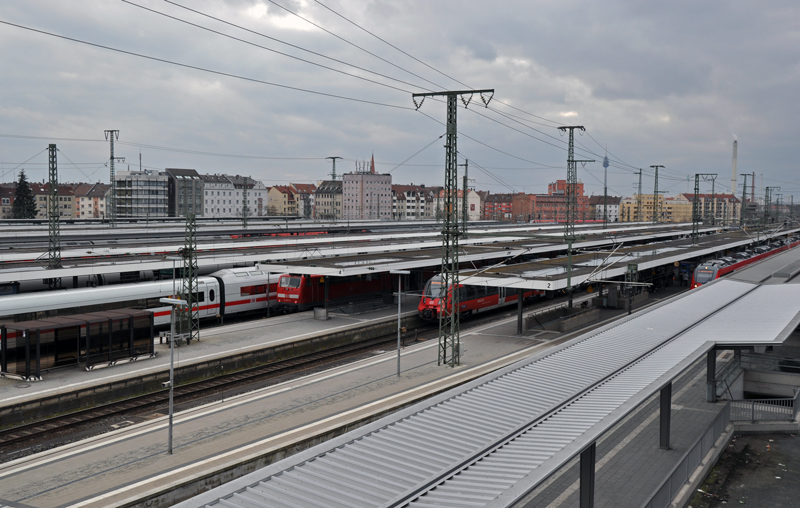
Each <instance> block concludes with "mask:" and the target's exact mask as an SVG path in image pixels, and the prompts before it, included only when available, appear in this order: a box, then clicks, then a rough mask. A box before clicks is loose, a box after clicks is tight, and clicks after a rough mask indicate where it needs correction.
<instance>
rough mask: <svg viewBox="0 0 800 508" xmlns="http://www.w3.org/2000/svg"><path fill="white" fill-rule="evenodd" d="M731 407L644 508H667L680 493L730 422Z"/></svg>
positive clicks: (686, 455) (702, 436)
mask: <svg viewBox="0 0 800 508" xmlns="http://www.w3.org/2000/svg"><path fill="white" fill-rule="evenodd" d="M730 411H731V405H730V404H726V405H725V407H724V408H723V410H722V411H720V413H719V415H717V418H715V419H714V421H713V422H712V423H711V425H709V426H708V428H706V431H705V432H704V433H703V434H702V435H701V436H700V437H699V438H698V439H697V441H695V442H694V444H693V445H692V446H690V447H689V450H688V451H687V452H686V453H685V454H684V455H683V457H682V458H681V460H680V462H678V464H676V465H675V467H674V468H673V469H672V471H671V472H670V474H669V475H668V476H667V477H666V479H665V480H664V482H663V483H662V484H661V485H660V486H659V487H658V488H657V489H656V490H655V492H653V494H652V495H651V496H650V497H649V498H648V499H647V501H646V502H645V503H643V504H642V506H643V507H644V508H666V507H668V506H669V505H670V503H671V502H672V499H673V498H674V497H675V495H677V494H678V491H679V490H680V489H681V488H682V487H683V486H684V485H685V484H686V481H687V480H688V479H689V477H690V476H691V475H692V473H693V472H694V470H695V469H696V468H697V466H699V465H700V463H701V462H702V461H703V458H704V457H705V456H706V454H707V453H708V451H709V450H711V448H712V447H713V446H714V443H716V442H717V439H719V436H721V435H722V433H723V432H724V431H725V428H726V427H727V426H728V424H729V422H730V414H731V413H730Z"/></svg>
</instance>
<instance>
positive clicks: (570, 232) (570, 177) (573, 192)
mask: <svg viewBox="0 0 800 508" xmlns="http://www.w3.org/2000/svg"><path fill="white" fill-rule="evenodd" d="M558 129H559V130H560V131H562V132H569V144H568V145H567V182H566V183H567V188H566V205H567V206H566V208H567V216H566V219H567V222H566V224H565V225H564V241H565V242H566V243H567V292H568V293H569V307H572V244H573V242H575V221H576V219H577V216H578V167H577V163H578V162H594V161H591V160H581V161H579V160H575V129H578V130H579V131H581V132H583V131H585V130H586V129H585V128H584V127H583V126H582V125H569V126H563V127H559V128H558Z"/></svg>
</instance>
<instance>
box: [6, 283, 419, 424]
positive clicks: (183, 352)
mask: <svg viewBox="0 0 800 508" xmlns="http://www.w3.org/2000/svg"><path fill="white" fill-rule="evenodd" d="M418 303H419V296H414V295H404V296H403V303H402V310H403V319H404V320H415V319H416V312H417V311H416V309H417V304H418ZM329 318H330V319H328V320H327V321H321V320H316V319H314V312H313V311H308V312H300V313H295V314H288V315H283V316H273V317H270V318H262V319H254V320H248V321H240V322H237V323H235V324H230V325H224V326H210V327H203V328H201V330H200V341H199V342H193V343H192V344H190V345H188V346H187V345H182V346H179V347H176V348H175V368H176V372H177V374H176V379H177V380H178V384H180V381H181V375H182V374H181V372H184V371H186V370H189V371H193V370H196V369H197V368H198V366H201V365H206V364H214V363H215V362H216V368H217V369H220V367H221V366H222V365H224V359H225V358H231V357H235V358H237V359H238V360H237V361H239V362H243V361H244V360H243V359H245V358H246V357H248V355H255V354H257V353H258V352H259V351H263V350H264V349H265V348H288V347H292V346H293V345H298V344H305V343H309V342H313V341H314V340H315V339H318V338H320V337H327V336H331V335H332V334H339V335H346V334H354V333H357V332H358V331H359V330H363V329H365V328H370V327H381V326H383V327H384V328H386V329H387V330H390V331H394V330H396V329H397V306H396V305H395V304H391V305H385V306H383V307H381V308H378V309H376V310H371V311H366V312H361V313H357V314H354V313H345V312H340V311H338V310H337V309H336V308H332V309H331V311H330V312H329ZM154 351H155V353H156V356H155V357H154V358H147V359H143V360H139V361H135V362H130V363H124V364H119V365H114V366H112V367H108V368H103V369H95V370H91V371H86V370H84V369H83V368H79V367H78V366H70V367H63V368H58V369H53V370H49V371H44V370H43V371H42V380H41V381H20V380H17V379H12V378H0V416H1V415H4V409H7V408H10V407H16V408H18V407H21V406H24V405H26V404H32V405H33V404H36V401H41V400H42V399H45V398H47V399H51V400H52V399H54V398H58V397H59V396H63V397H65V398H67V399H70V400H72V401H73V402H75V399H76V398H79V397H81V396H89V395H91V394H93V393H97V392H102V391H104V390H108V389H109V386H112V385H115V384H116V385H122V386H126V385H130V392H131V393H130V394H134V393H133V390H135V389H136V388H137V386H136V384H135V383H136V382H137V381H138V382H150V383H151V384H153V382H159V379H160V378H163V376H164V375H165V373H168V371H169V361H170V360H169V357H170V354H169V353H170V351H169V345H168V344H162V343H159V340H158V338H157V337H156V338H155V339H154ZM245 363H246V361H245ZM120 396H124V393H120ZM67 409H68V408H66V407H65V408H64V410H67ZM62 411H63V410H62Z"/></svg>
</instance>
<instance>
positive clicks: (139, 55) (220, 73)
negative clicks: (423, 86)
mask: <svg viewBox="0 0 800 508" xmlns="http://www.w3.org/2000/svg"><path fill="white" fill-rule="evenodd" d="M0 24H4V25H8V26H13V27H16V28H20V29H22V30H27V31H30V32H34V33H38V34H42V35H47V36H49V37H55V38H58V39H62V40H67V41H71V42H76V43H79V44H84V45H86V46H92V47H95V48H99V49H105V50H108V51H113V52H116V53H121V54H125V55H129V56H135V57H137V58H143V59H146V60H152V61H154V62H161V63H165V64H169V65H175V66H177V67H183V68H185V69H192V70H196V71H200V72H205V73H209V74H215V75H217V76H225V77H228V78H233V79H239V80H242V81H248V82H251V83H258V84H262V85H267V86H274V87H277V88H283V89H286V90H293V91H296V92H303V93H308V94H313V95H320V96H323V97H329V98H332V99H341V100H346V101H351V102H359V103H363V104H370V105H374V106H382V107H387V108H394V109H401V110H406V111H413V110H414V108H412V107H409V106H400V105H397V104H388V103H385V102H378V101H371V100H367V99H358V98H356V97H347V96H345V95H338V94H334V93H328V92H320V91H318V90H311V89H307V88H300V87H296V86H291V85H283V84H280V83H274V82H271V81H266V80H263V79H257V78H250V77H247V76H242V75H239V74H233V73H230V72H224V71H218V70H214V69H209V68H206V67H200V66H197V65H191V64H185V63H181V62H176V61H174V60H167V59H165V58H159V57H156V56H152V55H145V54H143V53H137V52H134V51H128V50H125V49H120V48H115V47H112V46H106V45H104V44H98V43H96V42H90V41H85V40H82V39H77V38H75V37H69V36H66V35H61V34H57V33H54V32H48V31H46V30H40V29H38V28H33V27H29V26H25V25H20V24H17V23H11V22H9V21H5V20H0Z"/></svg>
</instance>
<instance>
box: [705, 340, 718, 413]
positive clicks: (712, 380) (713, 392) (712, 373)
mask: <svg viewBox="0 0 800 508" xmlns="http://www.w3.org/2000/svg"><path fill="white" fill-rule="evenodd" d="M706 401H707V402H716V401H717V350H716V349H712V350H711V351H709V352H708V353H707V354H706Z"/></svg>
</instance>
